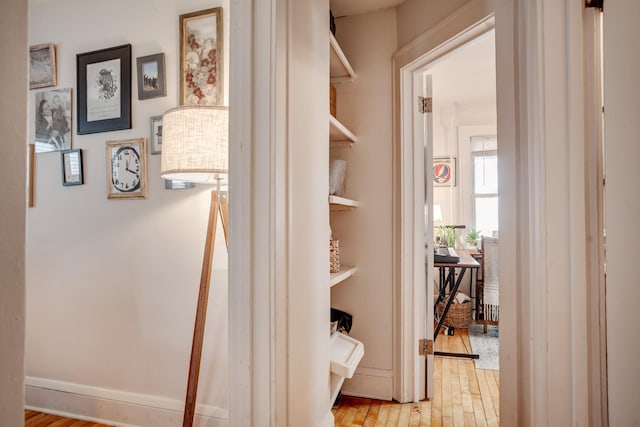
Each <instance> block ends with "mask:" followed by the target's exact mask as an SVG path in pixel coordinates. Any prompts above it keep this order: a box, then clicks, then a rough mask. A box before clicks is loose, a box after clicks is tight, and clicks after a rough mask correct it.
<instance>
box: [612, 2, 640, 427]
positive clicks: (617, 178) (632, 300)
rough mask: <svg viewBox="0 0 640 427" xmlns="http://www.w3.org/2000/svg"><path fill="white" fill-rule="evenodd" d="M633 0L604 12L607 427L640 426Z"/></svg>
mask: <svg viewBox="0 0 640 427" xmlns="http://www.w3.org/2000/svg"><path fill="white" fill-rule="evenodd" d="M639 16H640V4H639V3H638V2H637V1H634V0H620V1H609V2H606V10H605V13H604V105H605V123H604V132H605V139H604V145H605V162H606V164H605V173H606V189H605V192H606V196H605V198H606V204H605V210H606V250H607V369H608V375H609V425H611V426H612V427H617V426H631V425H640V412H638V404H637V396H638V393H640V369H639V368H638V364H637V355H638V352H640V341H639V340H638V339H637V337H638V332H637V316H636V313H637V311H638V310H637V307H636V303H637V301H639V300H640V288H639V287H638V286H637V285H638V270H637V268H635V266H636V262H637V261H636V256H635V255H636V254H637V251H636V248H635V247H636V246H637V242H638V239H640V227H638V218H640V198H639V197H638V182H640V169H639V168H638V157H639V156H640V148H639V147H640V146H639V145H638V134H640V123H638V115H640V108H639V106H638V103H637V99H638V89H639V88H640V86H639V85H638V82H637V75H638V72H639V71H640V53H638V50H637V49H633V48H631V49H629V46H630V45H629V42H630V41H633V40H638V38H640V29H639V28H638V25H637V18H638V17H639Z"/></svg>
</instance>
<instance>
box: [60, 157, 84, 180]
mask: <svg viewBox="0 0 640 427" xmlns="http://www.w3.org/2000/svg"><path fill="white" fill-rule="evenodd" d="M60 158H61V160H62V185H81V184H84V175H83V172H82V150H80V149H77V150H64V151H62V152H61V154H60Z"/></svg>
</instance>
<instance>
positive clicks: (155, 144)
mask: <svg viewBox="0 0 640 427" xmlns="http://www.w3.org/2000/svg"><path fill="white" fill-rule="evenodd" d="M150 120H151V136H150V138H149V141H151V154H160V153H162V116H152V117H151V119H150Z"/></svg>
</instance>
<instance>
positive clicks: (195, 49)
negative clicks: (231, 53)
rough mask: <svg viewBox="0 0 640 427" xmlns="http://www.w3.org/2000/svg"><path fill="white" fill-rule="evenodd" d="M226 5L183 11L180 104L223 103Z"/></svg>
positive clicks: (181, 23) (181, 20)
mask: <svg viewBox="0 0 640 427" xmlns="http://www.w3.org/2000/svg"><path fill="white" fill-rule="evenodd" d="M222 50H223V44H222V8H221V7H216V8H213V9H206V10H201V11H198V12H192V13H187V14H184V15H180V104H181V105H221V104H222V96H223V94H222V70H223V68H222V58H223V52H222Z"/></svg>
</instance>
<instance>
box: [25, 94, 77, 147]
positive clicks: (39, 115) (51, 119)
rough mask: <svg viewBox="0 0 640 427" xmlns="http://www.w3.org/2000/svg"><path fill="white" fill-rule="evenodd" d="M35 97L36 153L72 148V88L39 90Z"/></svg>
mask: <svg viewBox="0 0 640 427" xmlns="http://www.w3.org/2000/svg"><path fill="white" fill-rule="evenodd" d="M35 98H36V99H35V101H36V102H35V117H34V120H35V141H34V144H35V150H36V153H45V152H49V151H62V150H69V149H71V89H70V88H67V89H53V90H48V91H43V92H37V93H36V96H35Z"/></svg>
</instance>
